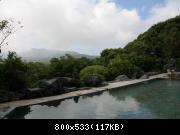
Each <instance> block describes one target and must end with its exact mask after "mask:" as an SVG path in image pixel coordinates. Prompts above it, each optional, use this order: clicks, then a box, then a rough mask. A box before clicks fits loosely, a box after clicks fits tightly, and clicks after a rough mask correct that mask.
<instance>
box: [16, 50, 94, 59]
mask: <svg viewBox="0 0 180 135" xmlns="http://www.w3.org/2000/svg"><path fill="white" fill-rule="evenodd" d="M17 54H18V56H20V57H22V59H23V60H26V61H34V62H47V61H49V60H51V59H52V58H59V57H61V56H65V55H66V54H69V55H72V56H73V57H76V58H81V57H86V58H89V59H93V58H96V57H97V56H91V55H86V54H80V53H77V52H74V51H59V50H48V49H35V48H32V49H30V50H28V51H25V52H21V53H17Z"/></svg>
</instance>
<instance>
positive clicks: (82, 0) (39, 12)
mask: <svg viewBox="0 0 180 135" xmlns="http://www.w3.org/2000/svg"><path fill="white" fill-rule="evenodd" d="M179 13H180V0H2V1H1V2H0V20H2V19H8V18H14V19H15V20H17V21H21V23H22V25H23V26H24V27H23V29H21V30H19V31H18V32H16V33H15V34H14V35H13V36H11V37H10V39H9V45H8V46H6V47H4V48H3V49H4V51H7V50H15V51H17V52H21V51H25V50H29V49H31V48H45V49H56V50H68V51H69V50H70V51H77V52H79V53H85V54H90V55H97V54H99V53H100V52H101V51H102V50H103V49H104V48H118V47H124V46H125V45H126V44H127V43H128V42H130V41H132V40H134V39H135V38H136V37H137V36H138V34H140V33H142V32H144V31H145V30H147V29H148V28H149V27H150V26H151V25H153V24H155V23H157V22H159V21H164V20H166V19H168V18H171V17H175V16H177V15H179Z"/></svg>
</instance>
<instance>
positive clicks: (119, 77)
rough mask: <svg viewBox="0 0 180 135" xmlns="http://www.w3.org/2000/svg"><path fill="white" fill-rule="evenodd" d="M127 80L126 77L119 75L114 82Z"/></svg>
mask: <svg viewBox="0 0 180 135" xmlns="http://www.w3.org/2000/svg"><path fill="white" fill-rule="evenodd" d="M128 80H129V78H128V77H127V76H126V75H119V76H118V77H116V79H115V81H128Z"/></svg>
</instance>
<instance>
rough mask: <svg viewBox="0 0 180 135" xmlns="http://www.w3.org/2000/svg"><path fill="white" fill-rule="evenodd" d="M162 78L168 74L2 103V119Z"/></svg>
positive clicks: (0, 107) (0, 108)
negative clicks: (26, 109)
mask: <svg viewBox="0 0 180 135" xmlns="http://www.w3.org/2000/svg"><path fill="white" fill-rule="evenodd" d="M160 78H164V79H167V78H168V75H167V73H163V74H158V75H154V76H150V77H149V78H148V79H135V80H129V81H122V82H112V83H109V84H108V85H107V86H104V87H96V88H91V89H89V90H78V91H74V92H70V93H65V94H61V95H56V96H50V97H42V98H36V99H27V100H19V101H12V102H7V103H1V104H0V119H2V118H3V117H4V116H6V115H7V114H8V113H9V112H11V111H12V110H13V109H14V108H16V107H21V106H28V105H34V104H40V103H44V102H49V101H54V100H61V99H67V98H72V97H76V96H82V95H87V94H91V93H96V92H101V91H106V90H113V89H115V88H121V87H124V86H129V85H133V84H138V83H141V82H146V81H150V80H154V79H160Z"/></svg>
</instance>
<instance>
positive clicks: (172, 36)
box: [101, 16, 180, 72]
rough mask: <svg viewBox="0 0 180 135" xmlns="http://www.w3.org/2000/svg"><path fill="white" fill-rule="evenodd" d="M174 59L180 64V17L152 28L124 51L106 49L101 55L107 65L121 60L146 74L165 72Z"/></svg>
mask: <svg viewBox="0 0 180 135" xmlns="http://www.w3.org/2000/svg"><path fill="white" fill-rule="evenodd" d="M172 58H173V59H175V60H176V61H177V63H179V62H180V60H179V58H180V16H177V17H175V18H172V19H169V20H167V21H165V22H160V23H158V24H156V25H154V26H152V27H151V28H150V29H149V30H147V31H146V32H145V33H143V34H141V35H139V36H138V38H137V39H136V40H134V41H133V42H130V43H129V44H128V45H127V46H126V47H125V48H123V49H121V48H119V49H106V50H104V51H103V52H102V53H101V60H102V62H103V63H104V64H105V65H107V64H110V63H112V62H113V61H114V62H115V59H116V60H118V59H120V60H121V61H126V64H124V65H126V67H127V63H129V66H132V65H133V66H136V67H138V68H141V69H142V70H143V71H145V72H148V71H163V70H164V71H165V69H166V68H167V64H168V62H169V60H170V59H172ZM127 61H128V62H127ZM122 63H123V62H122ZM114 65H117V64H114ZM121 65H122V66H123V64H121ZM177 67H178V64H177ZM119 68H121V67H119Z"/></svg>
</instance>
